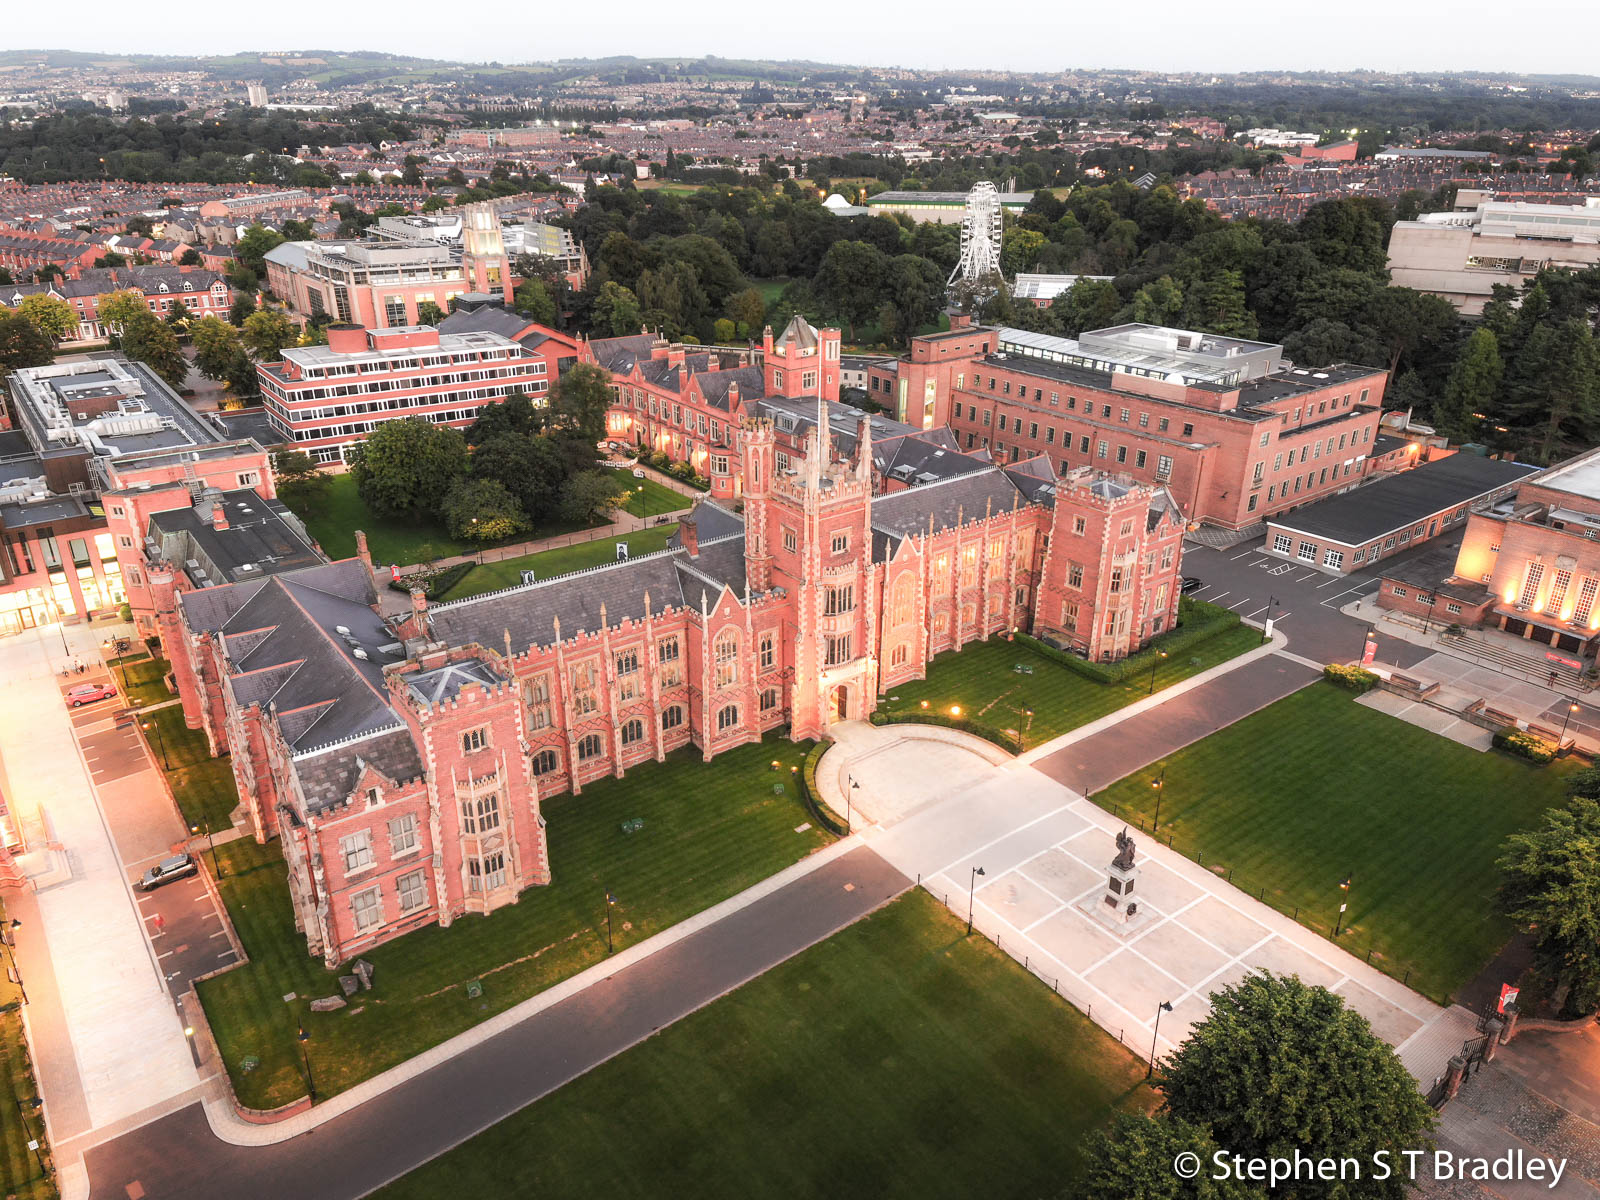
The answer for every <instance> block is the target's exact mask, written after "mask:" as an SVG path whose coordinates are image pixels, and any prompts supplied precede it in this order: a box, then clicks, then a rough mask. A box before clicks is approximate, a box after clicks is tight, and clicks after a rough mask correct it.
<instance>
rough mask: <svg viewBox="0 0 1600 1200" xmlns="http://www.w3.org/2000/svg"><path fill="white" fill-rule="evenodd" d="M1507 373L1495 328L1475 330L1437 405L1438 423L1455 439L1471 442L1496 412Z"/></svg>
mask: <svg viewBox="0 0 1600 1200" xmlns="http://www.w3.org/2000/svg"><path fill="white" fill-rule="evenodd" d="M1504 375H1505V364H1504V363H1502V362H1501V361H1500V340H1499V339H1498V338H1497V337H1495V336H1494V333H1493V331H1492V330H1489V329H1474V330H1473V331H1472V336H1471V337H1469V338H1467V344H1466V346H1465V348H1464V349H1463V350H1462V351H1461V357H1460V358H1458V359H1456V365H1455V366H1454V367H1452V368H1451V369H1450V378H1449V379H1448V380H1447V381H1446V382H1445V385H1444V393H1443V395H1441V396H1440V397H1439V400H1438V402H1437V403H1436V404H1435V405H1434V407H1433V423H1434V426H1435V427H1436V428H1437V429H1438V430H1439V432H1440V433H1442V434H1444V435H1446V436H1447V437H1448V438H1449V439H1450V440H1451V441H1453V442H1469V441H1471V440H1472V439H1473V438H1474V437H1476V436H1477V431H1478V423H1479V422H1480V421H1482V420H1483V419H1484V418H1486V417H1488V416H1489V415H1490V414H1491V413H1493V411H1494V408H1495V402H1496V400H1497V399H1498V397H1499V393H1500V381H1501V379H1502V378H1503V377H1504Z"/></svg>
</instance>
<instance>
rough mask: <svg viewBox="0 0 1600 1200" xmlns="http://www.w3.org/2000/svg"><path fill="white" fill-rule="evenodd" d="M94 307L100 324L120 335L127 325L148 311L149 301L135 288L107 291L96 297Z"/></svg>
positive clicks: (147, 313)
mask: <svg viewBox="0 0 1600 1200" xmlns="http://www.w3.org/2000/svg"><path fill="white" fill-rule="evenodd" d="M94 307H95V312H97V313H98V314H99V315H100V324H101V325H103V326H104V327H105V328H106V329H107V330H108V331H110V332H111V333H112V334H113V335H120V333H121V331H122V330H124V329H126V328H127V326H129V325H131V324H133V322H135V321H137V320H138V319H139V318H140V317H141V316H148V315H149V313H150V302H149V301H148V300H146V299H145V296H144V293H143V292H141V291H139V290H138V289H136V288H123V289H121V290H120V291H116V292H107V293H106V294H105V295H103V296H99V297H97V298H96V300H95V305H94Z"/></svg>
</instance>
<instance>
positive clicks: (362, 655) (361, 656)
mask: <svg viewBox="0 0 1600 1200" xmlns="http://www.w3.org/2000/svg"><path fill="white" fill-rule="evenodd" d="M350 653H351V654H354V655H355V656H356V657H357V658H359V659H361V661H363V662H365V661H366V659H367V652H366V651H365V650H363V649H362V648H361V647H360V646H357V647H356V648H355V649H354V650H352V651H350Z"/></svg>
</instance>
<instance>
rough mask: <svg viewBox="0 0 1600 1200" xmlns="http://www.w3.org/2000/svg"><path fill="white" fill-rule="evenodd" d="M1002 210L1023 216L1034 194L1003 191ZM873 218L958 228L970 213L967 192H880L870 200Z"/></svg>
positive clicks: (868, 206)
mask: <svg viewBox="0 0 1600 1200" xmlns="http://www.w3.org/2000/svg"><path fill="white" fill-rule="evenodd" d="M999 195H1000V211H1001V212H1008V213H1011V214H1012V215H1013V216H1020V215H1021V214H1022V213H1023V212H1024V211H1025V210H1026V209H1027V207H1028V205H1029V204H1031V203H1033V193H1032V192H1001V193H1000V194H999ZM867 211H868V212H869V213H871V214H872V215H873V216H890V217H894V216H905V217H910V218H911V219H912V220H914V221H936V222H938V223H939V224H940V225H959V224H961V218H962V217H963V216H964V215H965V214H966V211H967V193H965V192H879V193H878V194H877V195H876V196H869V197H868V198H867Z"/></svg>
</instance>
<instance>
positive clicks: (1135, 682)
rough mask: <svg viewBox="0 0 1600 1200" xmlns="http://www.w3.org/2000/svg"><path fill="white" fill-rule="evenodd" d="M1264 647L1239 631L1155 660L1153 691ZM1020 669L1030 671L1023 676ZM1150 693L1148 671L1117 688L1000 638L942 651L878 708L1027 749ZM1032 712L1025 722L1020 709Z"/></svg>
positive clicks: (1254, 633)
mask: <svg viewBox="0 0 1600 1200" xmlns="http://www.w3.org/2000/svg"><path fill="white" fill-rule="evenodd" d="M1260 644H1261V631H1260V630H1258V629H1251V628H1249V627H1248V626H1239V625H1236V626H1234V627H1232V628H1231V629H1227V630H1224V631H1222V632H1221V633H1219V634H1217V635H1216V636H1215V637H1213V638H1210V639H1208V640H1206V641H1204V642H1201V643H1200V644H1199V645H1197V646H1193V647H1191V648H1190V649H1189V650H1186V651H1182V652H1180V653H1177V654H1174V655H1172V656H1171V657H1170V658H1165V659H1161V660H1159V662H1158V665H1157V667H1156V673H1155V687H1156V690H1157V691H1160V690H1161V689H1162V688H1164V687H1170V686H1171V685H1172V684H1174V683H1177V682H1178V681H1180V680H1183V679H1187V678H1189V676H1191V675H1195V674H1198V673H1199V672H1201V671H1204V670H1206V669H1208V668H1210V667H1214V666H1216V665H1217V664H1218V663H1221V662H1226V661H1227V660H1228V659H1230V658H1233V657H1234V656H1236V655H1239V654H1243V653H1244V652H1245V651H1247V650H1252V649H1254V648H1255V647H1256V646H1259V645H1260ZM1018 665H1021V666H1028V667H1032V668H1033V674H1032V675H1027V674H1020V673H1018V672H1017V671H1016V670H1014V668H1015V667H1017V666H1018ZM1149 694H1150V673H1149V672H1148V671H1141V672H1138V673H1137V674H1136V675H1135V676H1134V677H1133V678H1132V679H1128V680H1126V681H1124V682H1122V683H1099V682H1096V681H1095V680H1092V679H1089V678H1086V677H1085V676H1082V675H1079V674H1077V673H1076V672H1074V671H1073V670H1071V669H1070V668H1068V667H1064V666H1062V665H1061V664H1060V663H1058V662H1054V661H1052V660H1051V659H1049V658H1046V657H1045V656H1044V655H1042V654H1039V653H1036V652H1035V651H1033V650H1030V649H1029V648H1028V647H1026V646H1024V645H1022V644H1021V643H1020V642H1008V641H1006V640H1005V639H1004V638H1002V637H994V638H990V639H989V640H988V641H987V642H976V643H974V644H972V645H969V646H966V647H964V648H963V649H961V650H959V651H957V650H947V651H945V652H944V653H943V654H941V655H939V656H938V657H937V658H935V659H934V660H933V663H932V664H931V665H930V666H929V668H928V677H927V678H926V679H923V680H919V681H917V682H915V683H903V684H899V685H898V686H896V687H894V688H892V689H890V693H889V695H888V696H887V697H885V698H884V699H883V700H882V701H880V703H879V707H880V709H881V710H882V711H884V712H889V713H896V712H913V711H916V710H919V709H920V708H921V707H922V702H923V701H924V700H926V701H927V702H928V708H929V709H930V710H932V711H936V712H944V713H948V712H949V711H950V709H951V706H953V705H959V706H960V707H961V715H962V716H965V717H969V718H971V719H972V720H975V721H982V722H984V723H985V724H987V725H993V726H995V727H996V728H998V729H1008V730H1013V731H1015V732H1016V733H1019V734H1021V735H1022V738H1023V744H1024V746H1025V747H1026V748H1030V749H1031V748H1032V747H1034V746H1038V745H1040V744H1042V743H1044V742H1047V741H1049V740H1050V739H1051V738H1053V737H1058V736H1060V735H1061V734H1063V733H1066V732H1067V731H1068V730H1071V729H1076V728H1078V727H1079V726H1080V725H1087V724H1088V723H1089V722H1090V721H1093V720H1096V719H1098V718H1100V717H1103V716H1105V715H1106V714H1107V713H1109V712H1115V711H1116V710H1117V709H1119V708H1121V707H1122V706H1123V705H1125V704H1132V703H1133V702H1134V701H1135V700H1142V699H1144V697H1145V696H1147V695H1149ZM1029 708H1031V709H1033V716H1032V717H1029V716H1028V715H1027V713H1026V712H1025V711H1024V710H1026V709H1029Z"/></svg>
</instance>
